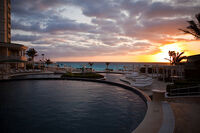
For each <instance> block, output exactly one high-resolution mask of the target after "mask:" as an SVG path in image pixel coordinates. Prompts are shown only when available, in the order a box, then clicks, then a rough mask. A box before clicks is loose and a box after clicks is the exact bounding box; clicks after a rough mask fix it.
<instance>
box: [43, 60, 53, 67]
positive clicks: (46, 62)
mask: <svg viewBox="0 0 200 133" xmlns="http://www.w3.org/2000/svg"><path fill="white" fill-rule="evenodd" d="M52 63H53V62H52V61H51V60H50V59H46V60H45V64H47V67H48V66H49V65H50V64H52Z"/></svg>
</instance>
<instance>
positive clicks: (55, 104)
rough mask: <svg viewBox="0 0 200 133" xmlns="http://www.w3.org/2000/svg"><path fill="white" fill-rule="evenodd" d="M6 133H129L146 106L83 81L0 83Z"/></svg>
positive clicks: (121, 92) (0, 121)
mask: <svg viewBox="0 0 200 133" xmlns="http://www.w3.org/2000/svg"><path fill="white" fill-rule="evenodd" d="M0 86H1V87H0V118H1V119H0V129H1V132H2V133H4V132H6V133H8V132H9V133H10V132H11V133H18V132H20V133H36V132H45V133H54V132H56V133H80V132H81V133H131V131H132V130H133V129H135V128H136V127H137V126H138V124H139V123H140V122H141V121H142V119H143V117H144V115H145V112H146V105H145V103H144V102H143V100H142V99H141V98H140V97H139V96H137V95H136V94H134V93H133V92H130V91H128V90H124V89H122V88H119V87H115V86H110V85H106V84H100V83H93V82H82V81H66V80H64V81H54V80H52V81H48V80H47V81H37V80H34V81H11V82H1V83H0Z"/></svg>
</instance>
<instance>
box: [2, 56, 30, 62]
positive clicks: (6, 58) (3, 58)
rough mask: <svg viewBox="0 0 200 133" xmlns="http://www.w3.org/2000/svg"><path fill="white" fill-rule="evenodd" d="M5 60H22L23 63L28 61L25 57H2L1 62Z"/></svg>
mask: <svg viewBox="0 0 200 133" xmlns="http://www.w3.org/2000/svg"><path fill="white" fill-rule="evenodd" d="M1 60H2V61H3V60H22V61H26V60H27V59H26V57H25V56H0V61H1Z"/></svg>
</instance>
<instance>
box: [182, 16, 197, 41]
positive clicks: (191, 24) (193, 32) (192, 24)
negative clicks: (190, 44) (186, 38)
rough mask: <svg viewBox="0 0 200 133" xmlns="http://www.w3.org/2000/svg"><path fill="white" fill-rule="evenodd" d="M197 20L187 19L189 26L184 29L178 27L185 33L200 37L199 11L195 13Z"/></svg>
mask: <svg viewBox="0 0 200 133" xmlns="http://www.w3.org/2000/svg"><path fill="white" fill-rule="evenodd" d="M195 17H196V19H197V22H195V20H190V21H187V22H188V23H189V26H188V27H186V29H179V30H181V31H183V32H185V33H187V34H191V35H193V36H195V37H196V38H197V39H200V13H198V14H196V15H195Z"/></svg>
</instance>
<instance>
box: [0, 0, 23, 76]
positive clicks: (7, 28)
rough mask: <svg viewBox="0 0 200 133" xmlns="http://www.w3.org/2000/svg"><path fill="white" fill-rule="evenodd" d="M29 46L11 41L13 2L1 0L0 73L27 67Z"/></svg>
mask: <svg viewBox="0 0 200 133" xmlns="http://www.w3.org/2000/svg"><path fill="white" fill-rule="evenodd" d="M26 49H27V47H26V46H24V45H21V44H14V43H11V3H10V0H0V74H1V73H2V72H4V73H9V72H10V70H11V69H18V68H22V69H24V68H25V63H26V61H27V59H26V56H25V51H26Z"/></svg>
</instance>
